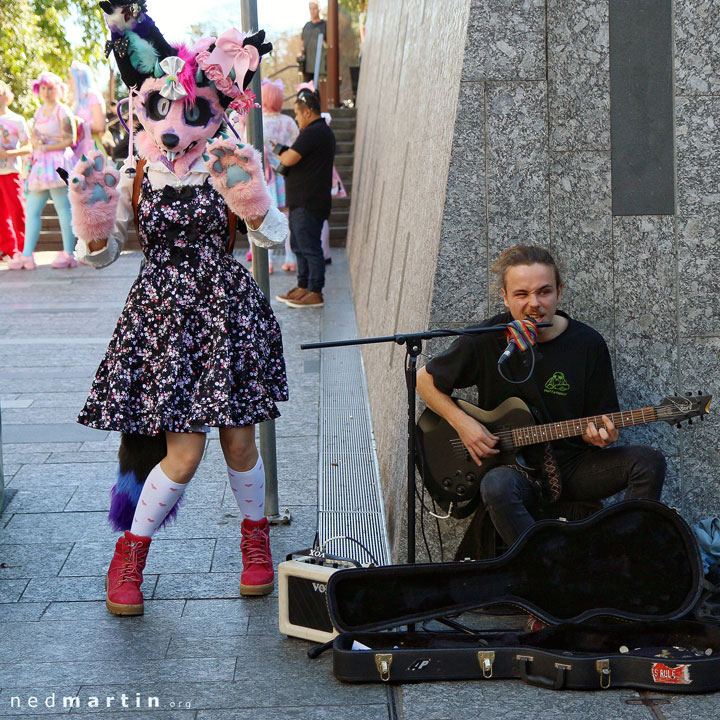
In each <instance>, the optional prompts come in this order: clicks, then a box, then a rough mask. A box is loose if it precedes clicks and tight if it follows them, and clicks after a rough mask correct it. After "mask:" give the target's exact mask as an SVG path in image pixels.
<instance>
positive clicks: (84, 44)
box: [0, 0, 105, 117]
mask: <svg viewBox="0 0 720 720" xmlns="http://www.w3.org/2000/svg"><path fill="white" fill-rule="evenodd" d="M68 20H72V21H73V22H74V23H75V24H76V25H78V26H79V27H81V28H82V29H83V36H82V40H81V42H80V43H79V44H78V45H76V46H72V45H71V43H70V41H69V40H68V39H67V37H66V30H65V26H64V23H66V22H67V21H68ZM104 43H105V25H104V21H103V13H102V10H100V8H99V6H98V4H97V1H96V0H9V1H7V2H6V1H5V0H3V1H2V2H0V78H2V79H3V80H5V81H6V82H8V84H9V85H10V86H11V87H12V90H13V93H14V94H15V103H14V106H13V107H14V109H15V110H16V112H20V113H22V114H24V115H25V116H26V117H27V116H29V115H31V114H32V112H33V109H34V107H35V102H34V101H33V96H32V92H31V90H30V84H31V82H32V80H33V79H34V78H36V77H37V76H38V75H39V74H40V72H42V70H52V71H53V72H55V73H57V74H58V75H60V77H62V78H63V79H67V76H68V69H69V67H70V64H71V63H72V61H73V59H78V60H82V61H83V62H87V63H89V64H90V65H95V64H97V63H98V62H99V61H100V60H101V59H103V46H104Z"/></svg>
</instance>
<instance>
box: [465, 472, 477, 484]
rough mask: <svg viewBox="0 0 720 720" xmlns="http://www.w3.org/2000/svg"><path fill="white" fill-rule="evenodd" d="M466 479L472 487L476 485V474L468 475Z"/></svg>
mask: <svg viewBox="0 0 720 720" xmlns="http://www.w3.org/2000/svg"><path fill="white" fill-rule="evenodd" d="M465 479H466V480H467V481H468V482H469V483H470V484H471V485H474V484H475V481H476V480H477V478H476V477H475V475H474V473H468V474H467V475H466V476H465Z"/></svg>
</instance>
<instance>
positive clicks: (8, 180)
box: [0, 80, 32, 259]
mask: <svg viewBox="0 0 720 720" xmlns="http://www.w3.org/2000/svg"><path fill="white" fill-rule="evenodd" d="M14 99H15V98H14V96H13V93H12V90H10V86H9V85H8V84H7V83H5V82H3V81H2V80H0V255H7V256H8V257H9V258H11V259H12V258H13V257H15V256H16V255H20V254H21V252H22V249H23V244H24V242H25V199H24V197H23V194H24V193H23V178H22V174H21V172H20V170H21V168H20V157H21V156H22V155H28V154H29V153H30V152H31V151H32V147H31V146H30V131H29V130H28V126H27V122H26V121H25V118H24V117H22V115H18V114H17V113H14V112H12V110H9V109H8V106H9V105H10V104H11V103H12V101H13V100H14Z"/></svg>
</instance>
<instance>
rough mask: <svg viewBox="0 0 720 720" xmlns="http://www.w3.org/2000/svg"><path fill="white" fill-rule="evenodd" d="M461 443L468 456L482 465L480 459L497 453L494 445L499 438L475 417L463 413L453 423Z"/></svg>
mask: <svg viewBox="0 0 720 720" xmlns="http://www.w3.org/2000/svg"><path fill="white" fill-rule="evenodd" d="M455 430H457V433H458V435H459V436H460V439H461V440H462V442H463V445H465V447H466V448H467V450H468V452H469V453H470V457H471V458H472V459H473V460H474V461H475V462H476V463H477V464H478V465H482V459H483V458H486V457H490V456H492V455H497V454H498V453H499V452H500V451H499V450H498V449H497V448H496V447H495V445H496V444H497V442H498V440H500V438H499V437H498V436H497V435H493V434H492V433H491V432H490V431H489V430H488V429H487V428H486V427H485V426H484V425H483V424H482V423H479V422H478V421H477V420H475V418H473V417H470V416H469V415H465V417H464V418H461V419H460V421H459V422H457V424H456V425H455Z"/></svg>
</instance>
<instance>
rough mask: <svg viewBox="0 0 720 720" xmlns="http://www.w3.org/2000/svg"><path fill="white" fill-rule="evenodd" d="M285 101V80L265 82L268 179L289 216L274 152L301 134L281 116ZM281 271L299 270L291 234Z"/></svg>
mask: <svg viewBox="0 0 720 720" xmlns="http://www.w3.org/2000/svg"><path fill="white" fill-rule="evenodd" d="M284 99H285V98H284V88H283V83H282V80H263V82H262V110H263V137H264V139H265V180H266V182H267V185H268V190H270V194H271V195H272V197H273V200H274V201H275V204H276V205H277V207H278V208H280V210H282V212H284V213H285V215H287V213H288V211H287V207H286V205H285V178H284V177H283V176H282V175H280V174H278V173H277V172H276V169H277V167H278V165H279V164H280V159H279V158H278V156H277V155H275V154H274V153H273V147H274V145H275V144H278V145H287V146H288V147H290V146H291V145H292V144H293V143H294V142H295V140H296V138H297V136H298V134H299V132H300V131H299V130H298V126H297V123H296V122H295V121H294V120H293V119H292V118H291V117H290V116H289V115H283V114H282V112H281V111H282V106H283V101H284ZM282 269H283V270H286V271H288V272H294V271H295V269H296V265H295V255H294V254H293V252H292V250H291V249H290V234H289V233H288V237H287V239H286V240H285V257H284V262H283V266H282Z"/></svg>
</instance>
